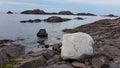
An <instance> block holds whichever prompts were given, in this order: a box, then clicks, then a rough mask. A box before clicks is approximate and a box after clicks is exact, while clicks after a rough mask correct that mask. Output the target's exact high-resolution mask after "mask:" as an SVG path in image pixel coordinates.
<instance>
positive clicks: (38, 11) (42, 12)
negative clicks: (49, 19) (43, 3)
mask: <svg viewBox="0 0 120 68" xmlns="http://www.w3.org/2000/svg"><path fill="white" fill-rule="evenodd" d="M21 14H45V12H44V11H43V10H40V9H34V10H26V11H23V12H21Z"/></svg>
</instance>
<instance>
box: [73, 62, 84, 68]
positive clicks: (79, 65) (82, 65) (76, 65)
mask: <svg viewBox="0 0 120 68" xmlns="http://www.w3.org/2000/svg"><path fill="white" fill-rule="evenodd" d="M72 65H73V66H74V67H76V68H86V66H85V64H84V63H79V62H72Z"/></svg>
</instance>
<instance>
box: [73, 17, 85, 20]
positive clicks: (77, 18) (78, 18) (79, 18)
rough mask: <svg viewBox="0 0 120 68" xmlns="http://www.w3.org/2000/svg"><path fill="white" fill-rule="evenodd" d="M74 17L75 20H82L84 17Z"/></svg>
mask: <svg viewBox="0 0 120 68" xmlns="http://www.w3.org/2000/svg"><path fill="white" fill-rule="evenodd" d="M74 19H76V20H84V19H83V18H81V17H76V18H74Z"/></svg>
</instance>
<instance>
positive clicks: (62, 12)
mask: <svg viewBox="0 0 120 68" xmlns="http://www.w3.org/2000/svg"><path fill="white" fill-rule="evenodd" d="M58 14H60V15H73V13H72V12H70V11H60V12H59V13H58Z"/></svg>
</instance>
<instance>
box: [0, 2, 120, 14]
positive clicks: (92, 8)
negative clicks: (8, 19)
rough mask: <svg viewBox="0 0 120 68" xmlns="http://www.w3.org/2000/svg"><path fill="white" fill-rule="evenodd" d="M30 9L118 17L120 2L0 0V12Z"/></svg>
mask: <svg viewBox="0 0 120 68" xmlns="http://www.w3.org/2000/svg"><path fill="white" fill-rule="evenodd" d="M32 9H41V10H44V11H46V12H59V11H62V10H69V11H71V12H73V13H80V12H89V13H94V14H116V15H120V0H0V12H7V11H13V12H22V11H24V10H32Z"/></svg>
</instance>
